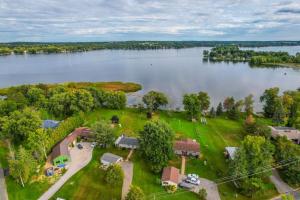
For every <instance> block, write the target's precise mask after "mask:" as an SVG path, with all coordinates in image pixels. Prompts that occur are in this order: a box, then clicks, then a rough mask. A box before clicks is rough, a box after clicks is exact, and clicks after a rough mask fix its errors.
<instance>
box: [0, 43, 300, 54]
mask: <svg viewBox="0 0 300 200" xmlns="http://www.w3.org/2000/svg"><path fill="white" fill-rule="evenodd" d="M217 45H237V46H239V47H267V46H299V45H300V41H123V42H76V43H31V42H15V43H0V55H11V54H25V53H26V54H41V53H45V54H48V53H68V52H84V51H92V50H101V49H135V50H144V49H181V48H191V47H214V46H217Z"/></svg>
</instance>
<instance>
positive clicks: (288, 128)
mask: <svg viewBox="0 0 300 200" xmlns="http://www.w3.org/2000/svg"><path fill="white" fill-rule="evenodd" d="M273 128H274V129H275V130H277V131H296V130H297V129H295V128H293V127H283V126H273Z"/></svg>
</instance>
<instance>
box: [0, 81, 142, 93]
mask: <svg viewBox="0 0 300 200" xmlns="http://www.w3.org/2000/svg"><path fill="white" fill-rule="evenodd" d="M60 85H62V86H66V87H68V88H77V89H80V88H87V87H95V88H97V89H102V90H106V91H123V92H126V93H129V92H136V91H139V90H141V89H142V86H141V85H140V84H137V83H131V82H127V83H124V82H65V83H55V84H45V86H46V87H47V88H48V89H50V88H55V87H57V86H60ZM8 90H9V87H8V88H0V95H6V94H7V92H8Z"/></svg>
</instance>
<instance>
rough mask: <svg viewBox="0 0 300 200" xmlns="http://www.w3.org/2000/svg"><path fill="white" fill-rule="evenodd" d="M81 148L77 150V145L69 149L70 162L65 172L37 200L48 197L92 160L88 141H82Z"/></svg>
mask: <svg viewBox="0 0 300 200" xmlns="http://www.w3.org/2000/svg"><path fill="white" fill-rule="evenodd" d="M82 144H83V149H82V150H79V149H77V147H74V148H73V149H71V151H70V154H71V159H72V162H71V163H70V165H69V169H68V170H67V172H66V173H65V174H64V175H63V176H62V177H61V178H60V179H59V180H58V181H57V182H56V183H55V184H54V185H52V186H51V187H50V188H49V189H48V190H47V191H46V192H45V193H44V194H43V195H42V196H41V197H40V198H39V200H48V199H50V198H51V197H52V196H53V195H54V194H55V193H56V192H57V191H58V190H59V189H60V188H61V187H62V186H63V185H64V184H65V183H66V182H67V181H68V180H69V178H71V177H72V176H73V175H74V174H76V173H77V172H78V171H79V170H81V169H82V168H83V167H85V166H86V165H87V164H89V162H90V161H91V160H92V155H93V149H92V148H91V144H90V143H82Z"/></svg>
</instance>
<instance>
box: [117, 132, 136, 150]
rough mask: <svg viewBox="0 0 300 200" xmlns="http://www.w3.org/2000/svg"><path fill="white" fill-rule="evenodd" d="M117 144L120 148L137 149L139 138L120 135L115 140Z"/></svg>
mask: <svg viewBox="0 0 300 200" xmlns="http://www.w3.org/2000/svg"><path fill="white" fill-rule="evenodd" d="M115 145H116V146H117V147H120V148H126V149H137V148H139V146H140V144H139V140H138V139H137V138H134V137H126V136H125V135H124V134H123V135H121V136H120V137H118V139H117V140H116V141H115Z"/></svg>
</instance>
